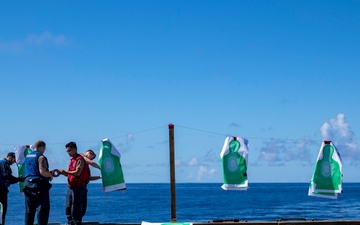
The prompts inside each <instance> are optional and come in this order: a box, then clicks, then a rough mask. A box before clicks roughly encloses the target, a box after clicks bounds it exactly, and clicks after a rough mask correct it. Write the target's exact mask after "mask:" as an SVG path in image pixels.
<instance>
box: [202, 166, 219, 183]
mask: <svg viewBox="0 0 360 225" xmlns="http://www.w3.org/2000/svg"><path fill="white" fill-rule="evenodd" d="M215 172H216V170H215V169H214V168H209V167H207V166H200V168H199V170H198V173H197V180H198V181H202V180H207V179H209V178H212V176H213V175H214V173H215Z"/></svg>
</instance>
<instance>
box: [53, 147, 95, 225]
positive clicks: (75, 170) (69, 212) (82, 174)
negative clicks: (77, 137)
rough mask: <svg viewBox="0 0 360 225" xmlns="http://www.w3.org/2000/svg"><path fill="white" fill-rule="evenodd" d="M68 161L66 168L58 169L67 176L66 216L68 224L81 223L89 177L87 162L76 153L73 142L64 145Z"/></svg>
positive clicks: (75, 224)
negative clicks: (68, 157)
mask: <svg viewBox="0 0 360 225" xmlns="http://www.w3.org/2000/svg"><path fill="white" fill-rule="evenodd" d="M65 148H66V152H67V153H68V154H69V156H70V157H71V158H70V162H69V166H68V170H59V172H60V173H61V174H62V175H65V176H67V178H68V191H67V194H66V216H67V219H68V224H71V225H81V224H82V217H83V216H84V215H85V211H86V204H87V201H86V199H87V188H86V186H87V184H88V183H89V181H90V179H91V175H90V168H89V164H88V163H86V162H85V160H84V158H83V156H81V155H80V154H78V152H77V146H76V143H75V142H69V143H67V144H66V145H65Z"/></svg>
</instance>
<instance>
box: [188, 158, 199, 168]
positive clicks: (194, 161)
mask: <svg viewBox="0 0 360 225" xmlns="http://www.w3.org/2000/svg"><path fill="white" fill-rule="evenodd" d="M196 165H198V159H197V158H196V157H193V158H191V159H190V161H189V166H196Z"/></svg>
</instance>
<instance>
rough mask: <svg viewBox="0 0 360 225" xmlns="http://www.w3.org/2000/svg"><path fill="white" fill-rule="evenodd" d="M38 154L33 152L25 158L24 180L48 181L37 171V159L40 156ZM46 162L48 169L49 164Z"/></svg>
mask: <svg viewBox="0 0 360 225" xmlns="http://www.w3.org/2000/svg"><path fill="white" fill-rule="evenodd" d="M42 155H43V154H41V153H40V152H37V151H33V152H31V153H29V154H28V155H27V156H26V158H25V180H31V179H35V178H38V179H40V180H50V178H48V177H44V176H42V175H41V174H40V170H39V161H38V160H39V157H40V156H42ZM45 160H46V164H47V166H48V167H49V164H48V162H47V159H46V158H45Z"/></svg>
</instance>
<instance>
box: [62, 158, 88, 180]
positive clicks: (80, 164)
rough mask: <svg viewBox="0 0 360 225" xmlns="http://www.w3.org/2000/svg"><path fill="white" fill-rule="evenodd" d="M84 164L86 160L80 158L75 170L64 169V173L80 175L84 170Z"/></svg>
mask: <svg viewBox="0 0 360 225" xmlns="http://www.w3.org/2000/svg"><path fill="white" fill-rule="evenodd" d="M84 165H85V160H83V159H79V160H78V161H77V162H76V166H75V170H74V171H68V170H64V171H62V174H63V175H65V176H67V175H73V176H80V174H81V172H82V170H83V168H84ZM60 172H61V171H60Z"/></svg>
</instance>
